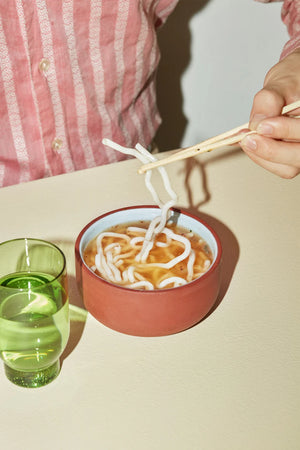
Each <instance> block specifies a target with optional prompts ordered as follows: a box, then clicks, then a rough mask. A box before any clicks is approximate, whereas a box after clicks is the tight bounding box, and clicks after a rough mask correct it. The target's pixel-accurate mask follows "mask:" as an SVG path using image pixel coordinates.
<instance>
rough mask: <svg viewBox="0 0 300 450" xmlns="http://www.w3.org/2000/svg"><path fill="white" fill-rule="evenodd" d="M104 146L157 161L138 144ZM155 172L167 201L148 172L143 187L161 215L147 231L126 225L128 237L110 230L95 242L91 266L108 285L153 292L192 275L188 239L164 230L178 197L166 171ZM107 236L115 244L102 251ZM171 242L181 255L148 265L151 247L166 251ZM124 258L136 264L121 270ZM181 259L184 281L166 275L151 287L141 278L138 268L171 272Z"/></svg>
mask: <svg viewBox="0 0 300 450" xmlns="http://www.w3.org/2000/svg"><path fill="white" fill-rule="evenodd" d="M103 144H105V145H107V146H109V147H111V148H112V149H114V150H116V151H119V152H121V153H124V154H126V155H131V156H133V157H135V158H137V159H138V160H139V161H141V162H142V163H143V164H146V163H148V162H152V161H156V158H155V157H154V156H153V155H152V154H151V153H150V152H148V151H147V150H146V149H145V148H144V147H142V146H141V145H140V144H137V145H136V147H135V148H134V149H133V148H127V147H123V146H121V145H119V144H117V143H115V142H113V141H111V140H109V139H103ZM158 171H159V173H160V175H161V178H162V181H163V185H164V188H165V190H166V192H167V194H168V195H169V197H170V199H169V200H168V201H166V202H163V201H162V200H161V199H160V198H159V196H158V194H157V192H156V190H155V188H154V186H153V184H152V182H151V176H152V171H151V170H149V171H147V173H146V174H145V185H146V188H147V189H148V190H149V192H150V194H151V196H152V198H153V200H154V202H155V203H156V204H157V205H158V206H159V207H160V214H159V215H158V216H157V217H155V218H154V219H152V221H151V222H150V224H149V226H148V227H147V228H146V229H145V228H141V227H135V226H128V227H127V231H126V232H128V233H129V234H130V236H128V235H127V234H125V233H123V232H121V233H117V232H113V231H104V232H102V233H100V234H99V235H98V237H97V240H96V245H97V253H96V255H95V264H94V266H93V267H92V268H93V270H97V271H98V272H99V273H100V274H101V275H102V276H103V277H104V278H106V279H108V280H109V281H111V282H114V283H117V284H120V285H125V286H126V287H129V288H133V289H145V290H153V289H161V288H166V287H167V288H168V287H178V286H182V285H183V284H186V283H187V282H189V281H191V280H192V279H193V277H194V275H195V274H194V265H195V264H194V263H195V252H194V251H193V250H192V248H191V242H190V240H189V239H188V238H187V237H185V236H183V235H182V234H177V233H175V232H173V231H172V230H171V229H170V228H167V227H166V224H167V221H168V219H169V217H170V214H171V211H170V209H171V208H172V207H173V206H174V205H175V204H176V202H177V195H176V193H175V191H174V190H173V188H172V186H171V184H170V180H169V177H168V174H167V172H166V170H165V168H164V167H158ZM158 235H160V236H162V238H163V236H164V238H163V241H160V240H156V236H158ZM108 237H110V238H116V242H111V243H110V244H108V245H106V246H105V247H104V248H103V239H105V238H108ZM160 239H161V238H160ZM164 239H165V240H164ZM172 241H177V242H178V243H179V244H180V247H182V251H181V250H180V252H181V253H180V254H179V255H178V253H177V255H176V256H174V255H173V254H171V255H170V258H171V259H170V260H169V261H168V262H165V263H158V262H151V260H150V261H148V259H149V254H150V252H151V250H152V248H153V247H154V244H155V246H157V247H164V248H166V250H167V249H168V247H169V246H170V244H171V242H172ZM106 242H109V241H106ZM121 243H122V245H121ZM134 255H135V257H134ZM126 258H131V259H132V258H134V260H133V261H135V263H132V264H131V263H129V264H130V265H129V266H127V267H126V268H125V269H124V270H122V271H121V270H120V267H121V266H122V264H123V261H124V260H125V259H126ZM184 260H186V261H187V263H186V270H187V277H186V279H185V278H182V277H180V276H173V275H172V276H168V277H167V278H166V277H165V276H164V277H163V278H160V279H159V280H158V282H157V285H155V286H154V285H153V284H152V283H151V282H150V281H148V280H146V279H145V278H144V276H143V270H142V268H141V267H143V266H141V265H143V264H144V265H145V266H147V267H149V268H150V267H151V268H154V270H156V269H155V268H157V270H159V269H170V268H172V267H174V266H175V265H176V264H179V263H181V262H182V261H184ZM127 264H128V263H127ZM123 267H124V266H123ZM200 275H201V273H200Z"/></svg>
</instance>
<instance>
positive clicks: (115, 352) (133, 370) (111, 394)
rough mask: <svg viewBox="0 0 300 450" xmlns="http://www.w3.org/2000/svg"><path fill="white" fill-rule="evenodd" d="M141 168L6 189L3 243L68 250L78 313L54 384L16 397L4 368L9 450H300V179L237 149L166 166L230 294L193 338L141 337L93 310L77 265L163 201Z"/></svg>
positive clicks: (4, 438) (129, 164)
mask: <svg viewBox="0 0 300 450" xmlns="http://www.w3.org/2000/svg"><path fill="white" fill-rule="evenodd" d="M138 166H139V163H138V162H137V161H135V160H131V161H126V162H123V163H117V164H113V165H110V166H104V167H100V168H95V169H89V170H85V171H80V172H77V173H73V174H70V175H62V176H58V177H53V178H49V179H45V180H41V181H35V182H30V183H26V184H22V185H19V186H12V187H8V188H3V189H1V190H0V211H1V241H4V240H7V239H12V238H16V237H37V238H42V239H47V240H51V241H53V242H56V243H58V245H60V246H61V248H62V249H63V250H64V251H65V253H66V256H67V263H68V273H69V284H70V301H71V304H72V305H73V306H72V307H71V308H72V311H71V316H72V323H71V337H70V340H69V343H68V347H67V349H66V352H65V353H64V355H63V361H62V370H61V373H60V375H59V377H58V378H57V379H56V380H55V381H54V382H52V383H51V384H49V385H48V386H46V387H43V388H40V389H33V390H30V389H24V388H21V387H17V386H15V385H13V384H11V383H10V382H9V381H8V380H7V379H6V378H5V375H4V371H3V369H2V368H1V366H0V369H1V371H0V399H1V408H0V447H1V449H3V450H4V449H5V450H21V449H22V450H48V449H49V450H50V449H51V450H53V449H59V450H60V449H62V450H64V449H67V450H69V449H72V450H77V449H78V450H81V449H91V450H93V449H99V450H299V448H300V447H299V445H300V444H299V443H300V427H299V421H300V389H299V385H300V351H299V342H300V301H299V300H300V298H299V297H300V295H299V294H300V276H299V267H300V264H299V263H300V256H299V255H300V251H299V250H300V245H299V244H300V237H299V224H300V208H299V194H300V192H299V191H300V189H299V188H300V177H298V179H294V180H282V179H280V178H277V177H276V176H274V175H271V174H269V173H267V172H266V171H265V170H263V169H261V168H259V167H258V166H256V165H255V164H253V163H252V162H251V161H250V160H249V159H248V158H247V157H246V156H245V155H244V154H243V153H242V152H241V151H240V150H238V149H233V150H232V149H231V150H229V149H227V150H218V151H215V152H212V153H210V154H209V155H208V154H207V155H203V156H202V157H201V159H200V157H199V158H198V159H193V160H189V161H188V162H179V163H173V164H171V165H170V166H168V173H169V175H170V178H171V182H172V184H173V186H174V187H175V189H176V191H177V192H178V194H179V199H178V205H179V206H182V207H185V208H189V209H190V210H191V211H194V212H197V213H198V214H199V213H200V214H201V215H202V217H203V218H204V219H205V220H206V222H208V223H209V224H210V225H212V226H213V227H214V228H215V230H216V231H217V232H218V233H219V236H220V238H221V241H222V245H223V249H224V259H223V281H222V287H221V293H220V296H219V298H218V302H217V305H216V307H215V308H214V310H213V311H212V312H211V314H209V315H208V317H207V318H206V319H205V320H203V321H202V322H201V323H199V324H198V325H196V326H194V327H193V328H191V329H189V330H187V331H184V332H182V333H179V334H176V335H172V336H167V337H159V338H139V337H133V336H127V335H124V334H120V333H118V332H115V331H113V330H111V329H109V328H107V327H105V326H104V325H102V324H101V323H99V322H97V321H96V320H95V319H94V318H93V317H92V316H91V315H89V314H87V313H86V312H85V310H84V309H83V308H82V302H81V298H80V296H79V294H78V292H77V288H76V284H75V280H74V274H75V272H74V270H75V269H74V256H73V248H74V242H75V239H76V236H77V235H78V233H79V232H80V230H81V229H82V228H83V227H84V226H85V224H87V223H88V222H89V221H90V220H92V219H93V218H95V217H97V216H99V215H100V214H101V213H103V212H106V211H109V210H112V209H115V208H119V207H123V206H127V205H136V204H151V203H153V202H152V199H151V197H150V194H149V193H148V191H146V188H145V185H144V179H143V176H141V175H137V168H138ZM157 180H158V179H157ZM1 372H2V373H1Z"/></svg>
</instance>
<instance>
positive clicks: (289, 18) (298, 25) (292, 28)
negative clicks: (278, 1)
mask: <svg viewBox="0 0 300 450" xmlns="http://www.w3.org/2000/svg"><path fill="white" fill-rule="evenodd" d="M281 17H282V21H283V22H284V23H285V25H286V27H287V30H288V33H289V35H290V40H289V41H288V42H287V43H286V44H285V46H284V48H283V51H282V53H281V59H282V58H284V57H285V56H287V55H289V54H290V53H292V52H293V51H294V50H295V49H296V48H299V47H300V0H285V1H284V3H283V7H282V11H281Z"/></svg>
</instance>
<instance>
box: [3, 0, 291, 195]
mask: <svg viewBox="0 0 300 450" xmlns="http://www.w3.org/2000/svg"><path fill="white" fill-rule="evenodd" d="M177 3H178V0H126V1H125V0H114V1H112V0H63V1H57V0H30V1H29V0H0V186H8V185H12V184H17V183H22V182H26V181H29V180H34V179H39V178H43V177H48V176H51V175H58V174H61V173H66V172H71V171H74V170H79V169H85V168H89V167H94V166H96V165H101V164H107V163H110V162H114V161H117V160H120V159H123V158H124V155H121V154H119V153H117V152H114V151H113V150H111V149H109V148H106V147H105V146H103V145H102V143H101V140H102V138H103V137H108V138H110V139H113V140H115V141H117V142H119V143H120V144H123V145H126V146H133V145H135V144H136V142H140V143H142V144H143V145H146V146H147V145H148V144H149V143H150V142H151V141H152V139H153V137H154V135H155V132H156V130H157V128H158V126H159V124H160V116H159V113H158V111H157V107H156V94H155V74H156V69H157V65H158V61H159V49H158V46H157V39H156V29H157V27H158V26H159V25H161V24H162V23H164V21H165V20H166V19H167V17H168V15H169V14H170V13H171V12H172V10H173V9H174V8H175V6H176V4H177ZM299 5H300V0H295V1H291V0H285V2H284V10H283V19H284V21H285V23H286V24H287V25H288V28H289V31H291V32H292V34H295V33H296V34H297V26H296V25H293V24H298V27H299V13H298V11H299ZM293 45H294V44H293V43H291V44H288V47H287V51H291V49H292V48H293ZM295 45H296V46H299V45H300V43H299V39H298V41H296V44H295Z"/></svg>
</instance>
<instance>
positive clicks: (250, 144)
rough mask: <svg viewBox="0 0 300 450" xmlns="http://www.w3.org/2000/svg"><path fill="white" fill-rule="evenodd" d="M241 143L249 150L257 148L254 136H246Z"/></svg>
mask: <svg viewBox="0 0 300 450" xmlns="http://www.w3.org/2000/svg"><path fill="white" fill-rule="evenodd" d="M241 144H242V146H243V147H246V149H247V150H255V149H256V148H257V142H256V140H255V139H253V137H252V136H246V137H245V138H244V139H243V140H242V142H241Z"/></svg>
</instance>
